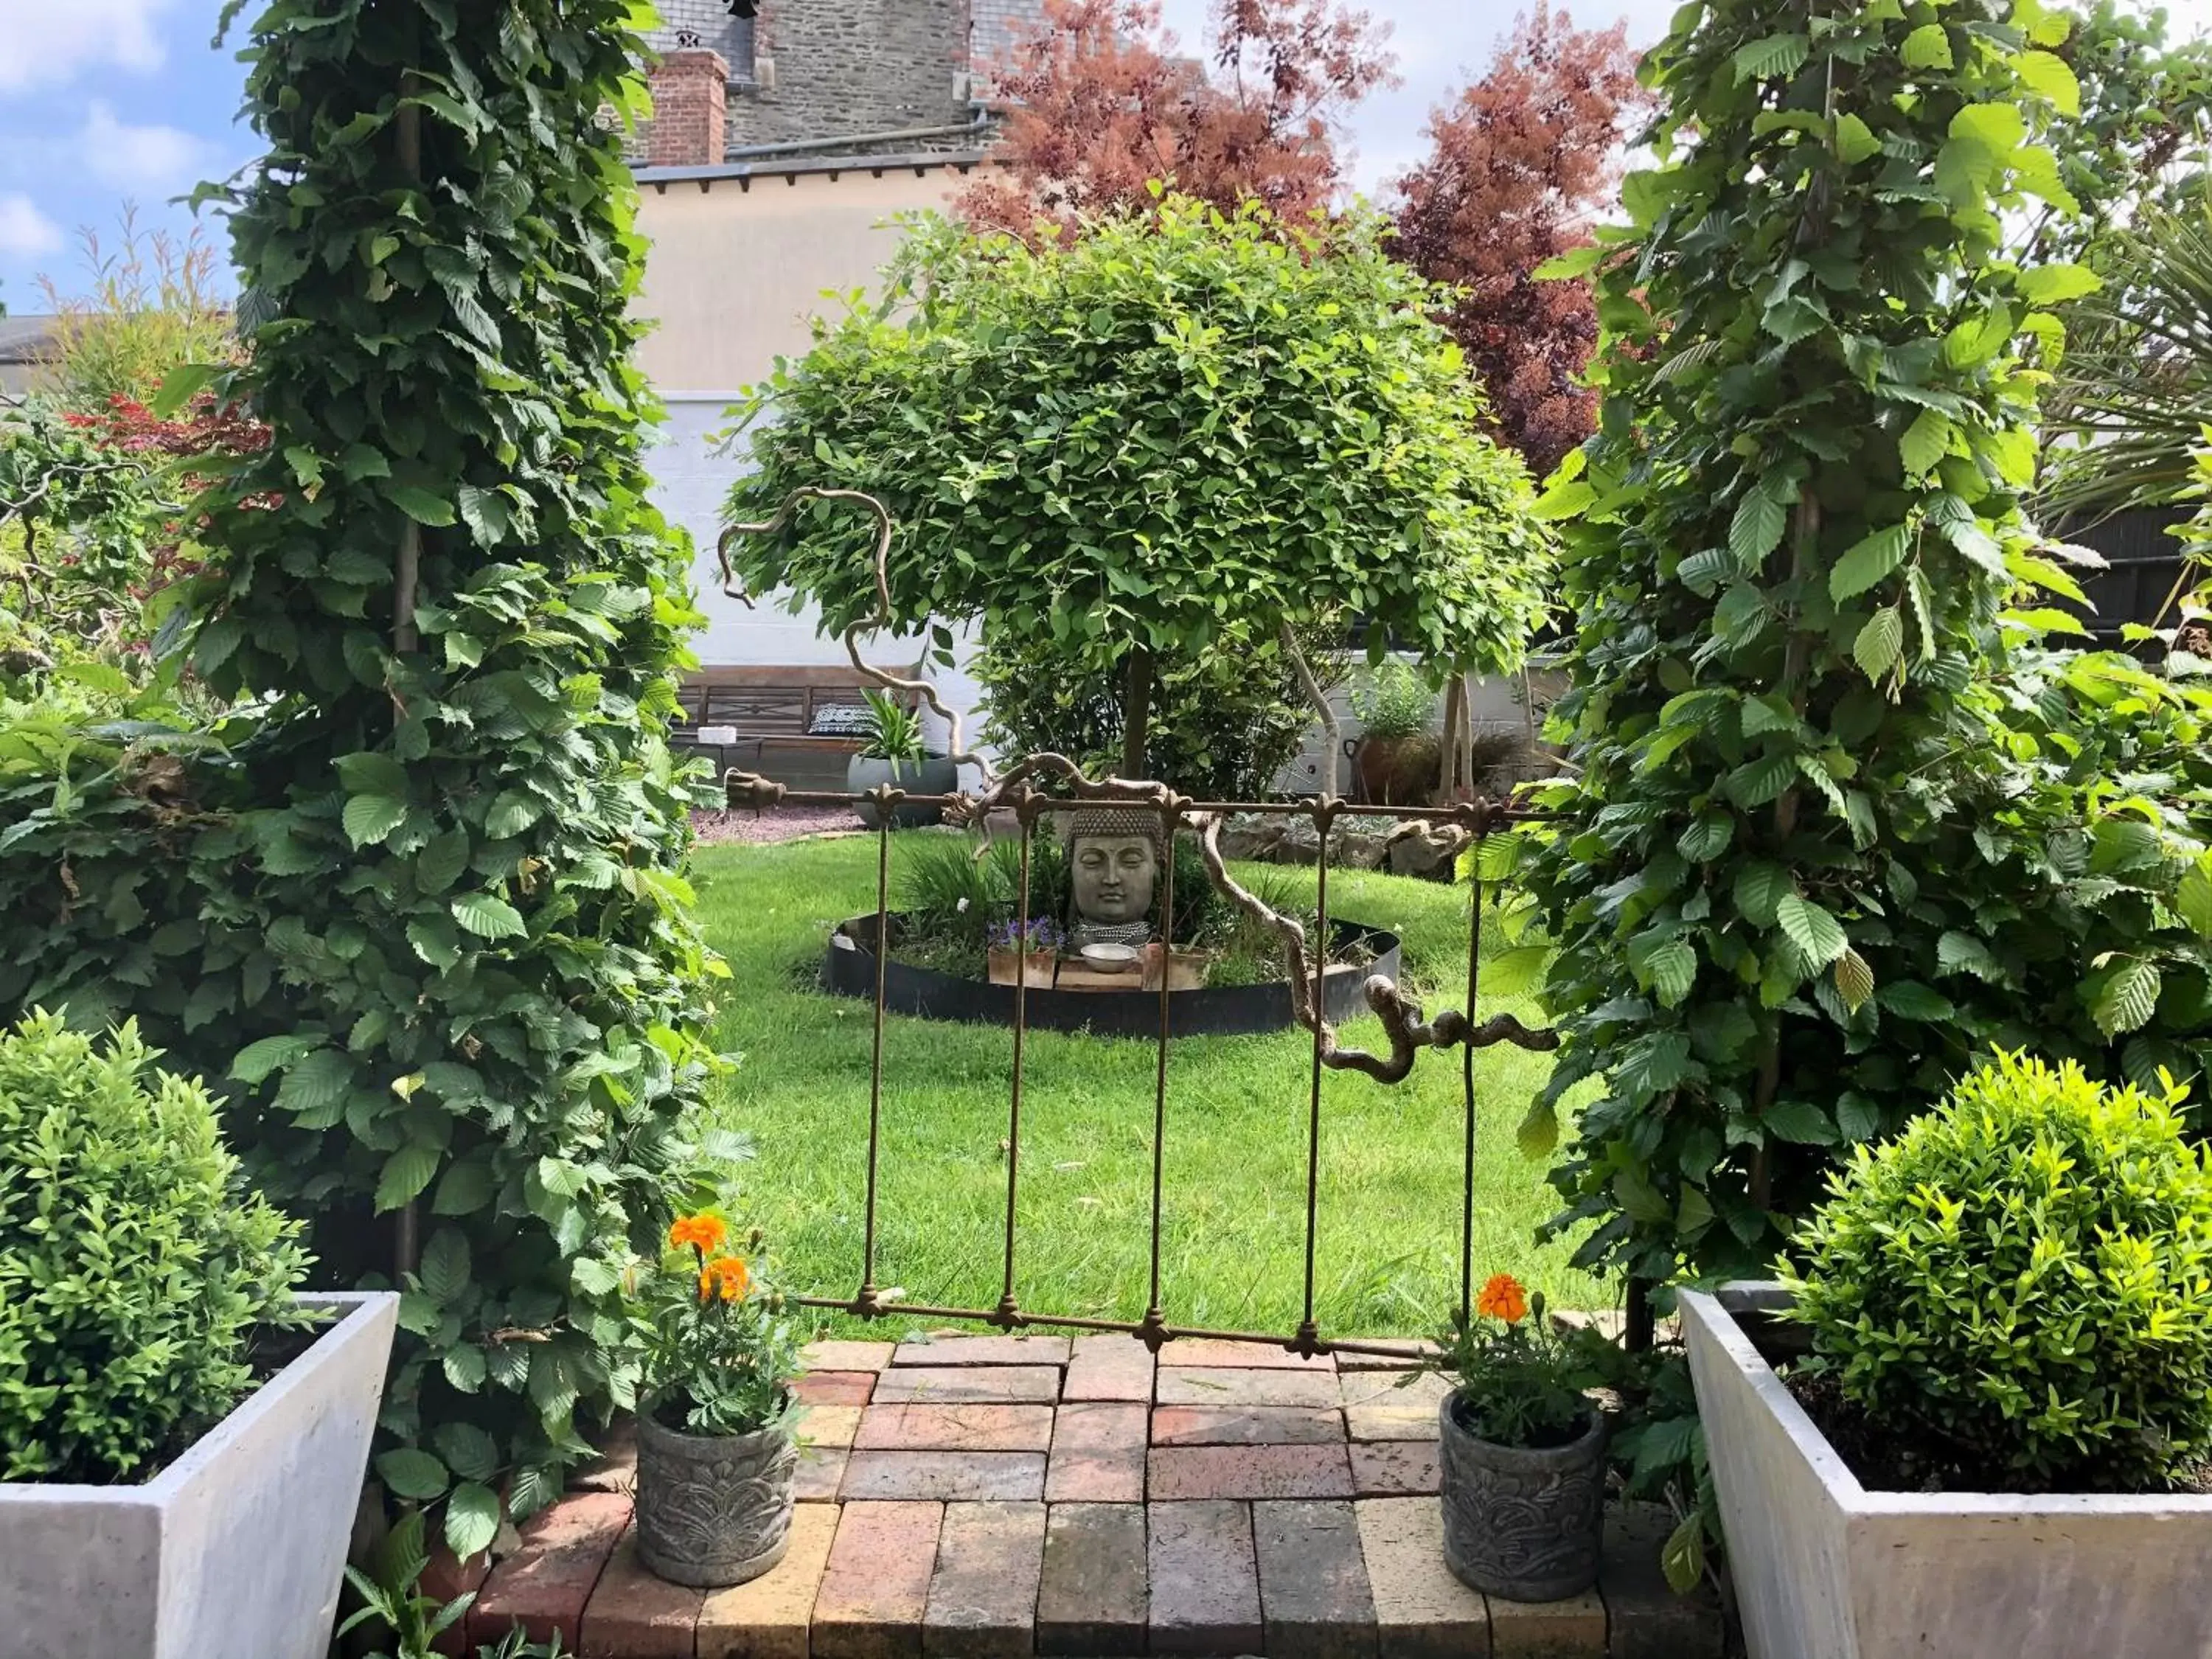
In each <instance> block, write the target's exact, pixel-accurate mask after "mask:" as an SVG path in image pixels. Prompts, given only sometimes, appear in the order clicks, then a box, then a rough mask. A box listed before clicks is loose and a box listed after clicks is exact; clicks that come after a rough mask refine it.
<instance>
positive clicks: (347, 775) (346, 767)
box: [331, 749, 407, 797]
mask: <svg viewBox="0 0 2212 1659" xmlns="http://www.w3.org/2000/svg"><path fill="white" fill-rule="evenodd" d="M331 766H332V768H333V769H336V771H337V775H338V781H339V782H340V783H341V784H343V785H344V786H345V792H346V793H348V794H349V795H398V796H402V797H404V795H405V794H406V793H407V769H406V768H405V767H404V766H403V765H402V764H400V763H399V761H398V759H397V758H396V757H393V756H391V755H387V754H386V753H384V752H383V751H382V750H376V749H364V750H360V751H359V752H358V753H356V754H351V755H340V756H339V757H337V759H336V760H334V761H332V762H331Z"/></svg>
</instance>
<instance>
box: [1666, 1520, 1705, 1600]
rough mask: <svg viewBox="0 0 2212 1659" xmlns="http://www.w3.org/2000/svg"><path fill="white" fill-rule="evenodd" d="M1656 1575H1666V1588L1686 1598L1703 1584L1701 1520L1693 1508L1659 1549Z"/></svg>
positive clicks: (1702, 1530) (1703, 1548)
mask: <svg viewBox="0 0 2212 1659" xmlns="http://www.w3.org/2000/svg"><path fill="white" fill-rule="evenodd" d="M1659 1571H1661V1572H1662V1573H1664V1574H1666V1576H1667V1587H1668V1589H1671V1590H1673V1591H1674V1594H1675V1595H1688V1594H1689V1593H1690V1592H1691V1591H1692V1590H1693V1589H1697V1587H1698V1586H1699V1583H1702V1582H1703V1581H1704V1578H1705V1516H1703V1515H1701V1514H1699V1511H1698V1510H1697V1508H1696V1507H1695V1506H1694V1505H1692V1507H1691V1510H1690V1512H1689V1513H1688V1514H1687V1515H1686V1516H1683V1517H1682V1519H1681V1521H1680V1522H1679V1523H1677V1525H1676V1526H1675V1528H1674V1531H1672V1532H1670V1533H1668V1534H1667V1541H1666V1542H1665V1543H1664V1544H1662V1545H1661V1546H1660V1547H1659Z"/></svg>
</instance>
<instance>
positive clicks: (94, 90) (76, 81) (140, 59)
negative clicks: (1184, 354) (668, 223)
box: [0, 0, 2212, 312]
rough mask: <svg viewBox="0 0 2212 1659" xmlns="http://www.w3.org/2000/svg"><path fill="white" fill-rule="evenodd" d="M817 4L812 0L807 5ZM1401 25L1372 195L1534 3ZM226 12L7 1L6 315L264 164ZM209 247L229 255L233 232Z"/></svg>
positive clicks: (1648, 24) (82, 0)
mask: <svg viewBox="0 0 2212 1659" xmlns="http://www.w3.org/2000/svg"><path fill="white" fill-rule="evenodd" d="M798 3H805V0H798ZM1364 3H1365V4H1366V5H1367V7H1368V9H1370V10H1371V11H1373V12H1374V13H1375V14H1376V15H1377V16H1378V17H1382V18H1384V19H1387V20H1388V21H1389V22H1390V23H1391V24H1392V25H1393V27H1394V30H1395V46H1396V47H1397V50H1398V53H1399V61H1400V70H1401V74H1402V76H1403V83H1402V84H1401V86H1399V87H1398V88H1395V89H1394V90H1392V91H1390V92H1387V93H1383V94H1378V95H1377V96H1376V98H1375V99H1374V100H1371V101H1370V103H1369V104H1368V105H1367V106H1364V108H1363V109H1362V110H1361V111H1360V112H1359V117H1358V121H1357V122H1356V124H1355V131H1354V132H1353V134H1352V141H1353V144H1354V147H1355V149H1356V153H1357V159H1358V179H1359V181H1360V183H1361V184H1362V185H1364V186H1366V187H1368V188H1370V189H1372V188H1374V187H1376V185H1379V184H1380V183H1381V182H1382V181H1383V179H1388V178H1389V177H1390V176H1391V175H1392V174H1394V173H1397V172H1399V171H1401V170H1402V169H1403V168H1404V167H1407V165H1409V164H1410V163H1411V162H1412V161H1413V160H1415V159H1416V158H1417V157H1418V155H1419V153H1420V150H1421V148H1422V146H1421V137H1420V133H1421V126H1422V124H1423V122H1424V121H1425V119H1426V117H1427V113H1428V111H1429V110H1430V109H1431V107H1433V106H1435V105H1436V104H1437V103H1438V102H1439V101H1440V100H1443V98H1444V97H1445V96H1446V95H1448V94H1449V92H1450V91H1451V90H1452V88H1455V86H1457V85H1459V84H1461V83H1462V82H1464V81H1465V80H1466V79H1467V77H1468V76H1469V75H1470V74H1472V73H1473V72H1474V71H1475V70H1479V69H1480V66H1481V64H1482V63H1483V62H1484V60H1485V59H1486V58H1487V57H1488V56H1489V52H1490V48H1491V45H1492V41H1493V40H1495V39H1496V38H1497V35H1498V33H1499V32H1500V31H1501V30H1502V29H1503V28H1504V27H1506V26H1508V25H1509V24H1510V22H1511V21H1512V17H1513V14H1514V13H1515V12H1516V10H1518V9H1521V4H1520V3H1519V0H1364ZM220 8H221V0H0V304H4V305H6V306H7V307H8V308H9V309H10V310H12V311H15V312H28V311H43V310H45V309H46V297H45V295H44V294H43V293H42V292H41V291H40V287H39V283H38V280H37V279H38V277H39V276H40V275H42V274H43V275H46V276H52V277H53V279H54V280H55V281H56V282H57V283H58V284H59V285H60V286H61V288H62V289H63V290H64V292H65V293H76V292H79V291H81V290H82V289H83V288H84V286H85V285H86V283H87V281H88V276H87V273H86V271H85V270H84V264H83V259H82V253H81V252H80V248H79V246H78V236H79V232H80V230H81V229H82V228H92V229H94V230H97V231H99V232H100V234H102V235H103V236H104V237H106V238H107V239H108V240H112V239H113V236H114V233H115V230H116V227H117V224H118V220H119V217H120V215H121V213H122V210H123V207H124V204H125V203H126V202H134V203H136V204H137V207H138V212H139V222H140V225H141V227H142V228H144V229H147V230H166V231H167V232H169V233H170V234H172V235H175V236H179V237H181V236H182V235H184V234H186V233H187V232H188V231H189V230H190V229H191V225H192V219H191V215H190V214H188V213H187V212H185V210H183V209H181V208H178V207H173V206H171V205H169V200H170V198H171V197H175V196H177V195H179V194H181V193H183V192H184V191H188V190H190V189H191V186H192V185H193V184H194V183H196V182H197V181H198V180H200V179H211V178H219V177H222V176H224V175H227V174H228V173H230V172H231V171H233V170H234V168H236V167H239V166H240V165H241V164H243V163H244V162H246V161H249V160H251V159H252V156H253V155H254V154H255V152H256V149H257V146H256V145H255V143H254V142H253V135H252V133H251V132H250V131H247V130H246V128H245V127H244V126H242V125H240V124H239V122H238V120H237V112H238V106H239V100H240V88H241V86H242V84H243V79H244V70H243V67H242V66H241V65H240V64H239V63H238V61H237V58H236V52H237V47H238V39H239V38H240V36H242V34H243V33H244V28H245V27H246V25H248V24H250V23H251V21H252V9H249V10H248V12H247V13H246V17H245V19H244V20H243V21H242V22H241V25H240V28H239V29H238V30H237V31H234V37H233V39H232V40H231V41H230V43H229V44H228V46H224V47H222V48H221V49H217V48H216V47H214V46H210V37H211V36H212V35H213V33H215V20H216V13H217V12H218V10H219V9H220ZM1164 9H1165V11H1166V14H1167V20H1168V22H1169V24H1170V27H1174V28H1175V29H1176V31H1177V33H1179V34H1180V36H1181V37H1182V40H1183V41H1184V42H1185V43H1186V44H1187V45H1196V44H1198V43H1199V42H1200V40H1202V38H1203V27H1202V25H1203V20H1204V15H1205V12H1206V0H1164ZM1673 9H1674V0H1583V3H1579V4H1571V10H1572V11H1573V13H1574V15H1575V17H1576V20H1577V21H1578V22H1583V23H1594V22H1598V21H1610V20H1611V19H1612V18H1613V17H1614V16H1626V18H1627V19H1628V21H1629V32H1630V38H1631V39H1632V40H1637V41H1644V40H1651V39H1653V38H1656V35H1657V33H1659V31H1660V30H1661V29H1662V27H1664V26H1665V22H1666V20H1667V18H1668V15H1670V14H1671V12H1672V11H1673ZM2167 10H2168V12H2169V13H2170V15H2172V18H2173V20H2174V21H2175V23H2176V25H2177V27H2178V32H2194V31H2196V30H2197V29H2200V28H2202V27H2205V26H2206V25H2207V24H2208V23H2212V0H2172V3H2170V4H2169V5H2168V7H2167ZM207 234H209V235H210V236H211V237H212V238H213V239H214V240H215V241H216V244H217V246H218V247H219V248H222V249H223V250H224V252H225V255H226V258H227V249H228V244H227V242H225V240H224V239H223V236H222V227H221V225H220V224H219V223H210V224H209V225H208V226H207Z"/></svg>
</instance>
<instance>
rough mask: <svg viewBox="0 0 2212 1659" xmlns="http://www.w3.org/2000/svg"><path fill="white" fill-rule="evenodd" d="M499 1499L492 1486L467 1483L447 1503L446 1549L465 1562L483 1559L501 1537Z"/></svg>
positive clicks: (454, 1489) (467, 1481)
mask: <svg viewBox="0 0 2212 1659" xmlns="http://www.w3.org/2000/svg"><path fill="white" fill-rule="evenodd" d="M499 1519H500V1516H499V1495H498V1494H497V1493H496V1492H493V1491H492V1489H491V1488H490V1487H489V1486H483V1485H482V1484H480V1483H478V1482H477V1481H474V1480H464V1481H463V1482H462V1483H461V1484H460V1485H459V1486H456V1487H454V1488H453V1497H451V1498H448V1499H447V1502H446V1547H447V1548H448V1549H450V1550H452V1551H453V1553H454V1554H455V1555H457V1556H459V1558H460V1559H462V1560H463V1561H466V1560H467V1559H469V1558H470V1557H471V1556H473V1555H480V1554H482V1553H483V1552H484V1551H486V1550H488V1549H489V1548H490V1547H491V1541H492V1540H493V1539H495V1538H496V1537H498V1536H499Z"/></svg>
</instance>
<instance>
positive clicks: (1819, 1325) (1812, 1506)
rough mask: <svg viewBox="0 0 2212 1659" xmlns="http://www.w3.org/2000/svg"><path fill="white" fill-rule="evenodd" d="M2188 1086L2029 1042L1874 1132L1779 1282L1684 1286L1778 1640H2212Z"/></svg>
mask: <svg viewBox="0 0 2212 1659" xmlns="http://www.w3.org/2000/svg"><path fill="white" fill-rule="evenodd" d="M2180 1098H2181V1097H2180V1092H2179V1091H2178V1090H2176V1091H2172V1092H2169V1093H2166V1094H2162V1095H2146V1094H2143V1093H2141V1092H2138V1091H2136V1090H2135V1089H2132V1088H2127V1089H2118V1090H2108V1089H2103V1088H2100V1087H2099V1086H2098V1085H2096V1084H2095V1083H2093V1082H2092V1081H2091V1080H2090V1079H2087V1077H2086V1076H2084V1075H2083V1073H2081V1070H2080V1069H2079V1068H2078V1067H2076V1066H2072V1065H2069V1066H2065V1067H2064V1068H2063V1069H2060V1070H2056V1071H2054V1070H2052V1069H2051V1068H2050V1067H2048V1066H2045V1065H2043V1064H2042V1063H2040V1062H2039V1061H2036V1060H2026V1059H2021V1058H2017V1057H2012V1058H2002V1059H1999V1060H1996V1062H1995V1063H1994V1064H1992V1065H1990V1066H1988V1067H1987V1068H1986V1069H1984V1070H1983V1071H1981V1072H1979V1073H1976V1074H1974V1075H1973V1076H1972V1077H1969V1078H1968V1079H1966V1080H1965V1081H1964V1082H1962V1083H1961V1084H1960V1085H1959V1086H1958V1088H1957V1090H1956V1091H1954V1094H1953V1096H1952V1097H1951V1098H1950V1099H1949V1100H1948V1102H1947V1103H1945V1104H1944V1105H1943V1106H1942V1108H1941V1109H1938V1110H1936V1111H1935V1112H1932V1113H1929V1114H1928V1115H1925V1116H1923V1117H1921V1118H1919V1119H1918V1120H1917V1121H1914V1122H1913V1123H1912V1124H1911V1125H1910V1126H1909V1127H1907V1128H1906V1129H1905V1131H1904V1133H1902V1134H1900V1135H1899V1137H1898V1138H1897V1139H1894V1140H1893V1141H1891V1142H1889V1143H1888V1144H1887V1145H1885V1146H1881V1148H1879V1149H1877V1150H1869V1149H1867V1148H1861V1149H1860V1150H1859V1151H1858V1152H1857V1155H1856V1156H1855V1157H1854V1158H1853V1160H1852V1162H1851V1163H1850V1165H1849V1166H1848V1167H1847V1168H1846V1169H1844V1170H1842V1171H1840V1172H1839V1173H1838V1175H1837V1176H1835V1177H1834V1178H1833V1180H1832V1195H1831V1196H1830V1197H1829V1199H1828V1200H1826V1202H1825V1203H1824V1204H1823V1205H1822V1206H1821V1207H1820V1209H1819V1210H1818V1211H1817V1212H1815V1213H1814V1216H1813V1218H1811V1220H1810V1221H1809V1222H1808V1224H1807V1225H1806V1226H1805V1227H1804V1228H1803V1229H1802V1231H1800V1232H1799V1234H1798V1235H1797V1237H1796V1246H1795V1254H1794V1255H1793V1258H1792V1261H1794V1264H1795V1265H1794V1267H1790V1268H1788V1269H1785V1271H1784V1274H1783V1277H1782V1278H1781V1279H1780V1280H1779V1281H1778V1282H1776V1283H1772V1284H1764V1285H1730V1286H1727V1287H1724V1288H1723V1291H1722V1292H1721V1293H1720V1294H1719V1295H1718V1296H1711V1295H1705V1294H1700V1293H1697V1292H1693V1291H1684V1292H1683V1293H1682V1294H1681V1296H1680V1309H1681V1316H1682V1328H1683V1333H1684V1335H1685V1337H1686V1340H1687V1343H1688V1346H1689V1357H1690V1366H1691V1370H1692V1376H1693V1378H1694V1380H1695V1383H1696V1387H1697V1394H1698V1409H1699V1414H1700V1415H1701V1417H1702V1418H1703V1419H1704V1421H1705V1439H1706V1443H1707V1445H1708V1447H1709V1449H1710V1451H1711V1461H1712V1472H1713V1478H1714V1480H1715V1482H1716V1485H1717V1492H1718V1497H1719V1500H1720V1509H1721V1516H1722V1520H1723V1524H1724V1526H1725V1528H1726V1530H1727V1534H1728V1541H1729V1562H1730V1570H1731V1571H1732V1573H1733V1575H1734V1577H1735V1588H1736V1595H1737V1599H1738V1601H1739V1602H1740V1604H1741V1608H1742V1613H1743V1621H1744V1629H1745V1633H1746V1637H1747V1641H1748V1644H1749V1649H1750V1652H1751V1654H1752V1656H1753V1659H1888V1656H1893V1655H1894V1656H1902V1655H1905V1654H1908V1653H1910V1654H1912V1655H1915V1656H1918V1655H1925V1654H1936V1653H1957V1654H1967V1653H1988V1654H2002V1655H2004V1656H2006V1659H2062V1656H2065V1659H2071V1656H2079V1655H2084V1654H2111V1655H2115V1656H2117V1655H2122V1654H2124V1655H2127V1656H2129V1659H2167V1656H2172V1659H2179V1656H2183V1655H2190V1656H2198V1655H2202V1654H2203V1653H2206V1652H2208V1651H2212V1598H2207V1597H2206V1596H2205V1595H2204V1594H2203V1583H2202V1580H2203V1565H2204V1563H2205V1561H2206V1560H2207V1559H2212V1496H2207V1495H2205V1492H2204V1486H2205V1482H2204V1479H2203V1474H2204V1469H2205V1466H2206V1459H2207V1456H2208V1454H2212V1175H2208V1172H2207V1170H2206V1166H2205V1158H2204V1153H2203V1150H2202V1149H2201V1148H2199V1147H2197V1146H2194V1145H2192V1144H2191V1142H2190V1141H2189V1140H2187V1139H2185V1133H2184V1126H2183V1123H2182V1121H2181V1119H2180V1117H2179V1114H2178V1113H2177V1111H2176V1107H2177V1106H2178V1105H2179V1102H2180ZM1778 1336H1779V1337H1784V1338H1788V1337H1795V1338H1797V1339H1799V1340H1798V1342H1797V1343H1796V1346H1797V1347H1798V1348H1799V1349H1800V1350H1801V1351H1802V1353H1803V1355H1804V1357H1803V1358H1799V1359H1797V1360H1796V1361H1795V1363H1792V1364H1789V1366H1788V1369H1787V1374H1786V1375H1782V1374H1778V1372H1777V1371H1776V1370H1775V1369H1774V1364H1773V1361H1774V1359H1775V1358H1776V1357H1778V1355H1780V1354H1781V1352H1783V1345H1782V1344H1781V1343H1779V1342H1778V1341H1777V1340H1775V1339H1776V1338H1777V1337H1778Z"/></svg>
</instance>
